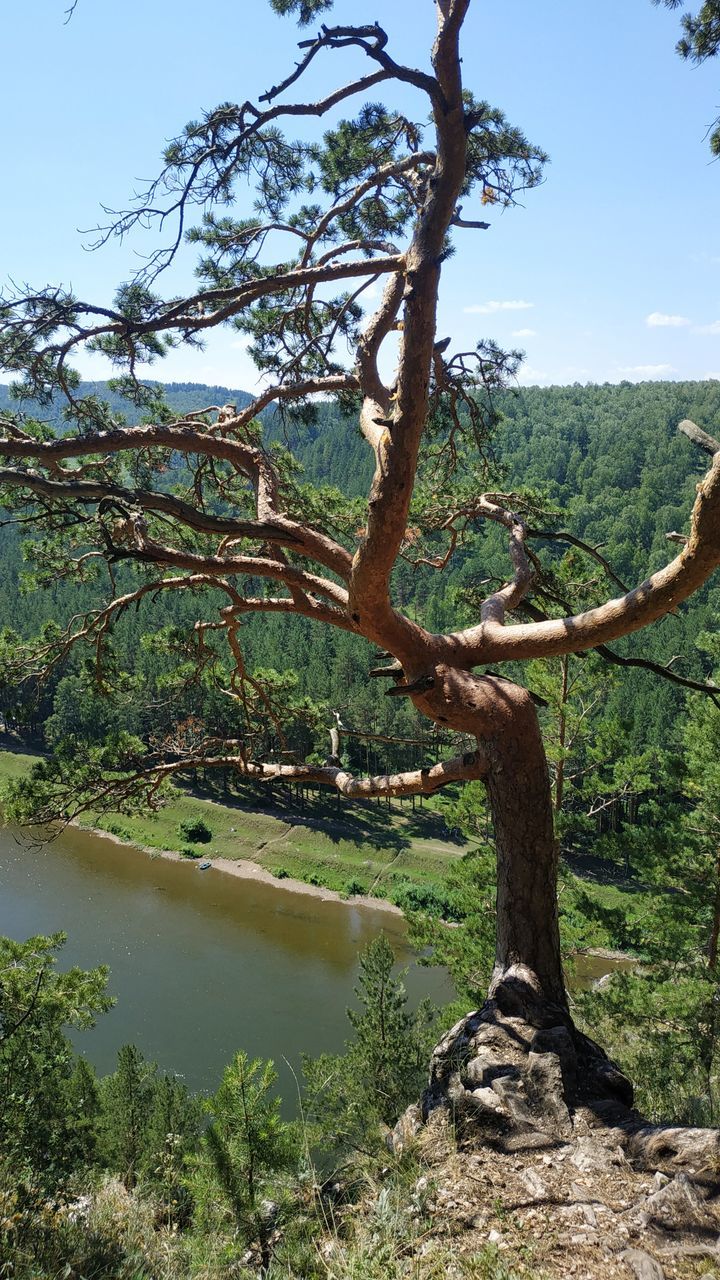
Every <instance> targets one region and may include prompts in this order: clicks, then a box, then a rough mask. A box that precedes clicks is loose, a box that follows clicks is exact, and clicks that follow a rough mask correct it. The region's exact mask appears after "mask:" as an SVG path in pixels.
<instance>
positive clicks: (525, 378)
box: [518, 364, 550, 387]
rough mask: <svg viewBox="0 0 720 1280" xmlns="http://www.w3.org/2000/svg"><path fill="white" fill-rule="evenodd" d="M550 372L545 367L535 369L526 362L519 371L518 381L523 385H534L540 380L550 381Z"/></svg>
mask: <svg viewBox="0 0 720 1280" xmlns="http://www.w3.org/2000/svg"><path fill="white" fill-rule="evenodd" d="M549 381H550V374H549V373H546V372H545V370H544V369H533V367H532V365H530V364H524V365H523V366H522V368H521V369H520V372H519V373H518V382H520V383H521V384H522V385H523V386H526V387H527V386H534V385H535V384H536V383H538V382H549Z"/></svg>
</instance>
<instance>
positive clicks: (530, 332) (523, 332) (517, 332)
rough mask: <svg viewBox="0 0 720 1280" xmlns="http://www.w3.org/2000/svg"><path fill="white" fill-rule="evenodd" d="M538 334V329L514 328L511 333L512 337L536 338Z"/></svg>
mask: <svg viewBox="0 0 720 1280" xmlns="http://www.w3.org/2000/svg"><path fill="white" fill-rule="evenodd" d="M536 336H537V330H536V329H513V331H512V333H511V334H510V337H511V338H535V337H536Z"/></svg>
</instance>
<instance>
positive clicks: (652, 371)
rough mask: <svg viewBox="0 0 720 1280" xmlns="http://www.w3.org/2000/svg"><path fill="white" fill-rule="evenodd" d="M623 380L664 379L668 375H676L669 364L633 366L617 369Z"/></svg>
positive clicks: (675, 370)
mask: <svg viewBox="0 0 720 1280" xmlns="http://www.w3.org/2000/svg"><path fill="white" fill-rule="evenodd" d="M618 373H621V374H622V375H623V377H625V378H631V379H632V378H664V377H666V376H667V374H669V373H677V369H675V368H673V366H672V365H671V364H633V365H625V367H624V368H620V369H618Z"/></svg>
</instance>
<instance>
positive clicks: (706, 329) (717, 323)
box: [693, 320, 720, 333]
mask: <svg viewBox="0 0 720 1280" xmlns="http://www.w3.org/2000/svg"><path fill="white" fill-rule="evenodd" d="M693 333H720V320H713V322H712V324H699V325H696V326H695V328H694V329H693Z"/></svg>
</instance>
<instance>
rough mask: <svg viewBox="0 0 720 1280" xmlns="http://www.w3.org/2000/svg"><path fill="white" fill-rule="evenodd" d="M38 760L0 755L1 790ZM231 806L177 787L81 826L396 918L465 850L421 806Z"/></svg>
mask: <svg viewBox="0 0 720 1280" xmlns="http://www.w3.org/2000/svg"><path fill="white" fill-rule="evenodd" d="M37 758H38V757H37V756H32V755H28V754H25V753H21V752H16V751H9V750H0V788H1V787H2V785H3V784H4V783H5V782H7V781H10V780H11V779H15V778H20V777H23V776H24V775H25V774H27V773H28V772H29V770H30V769H31V767H32V765H33V764H34V763H35V762H36V760H37ZM229 801H230V802H228V803H223V802H220V801H218V800H216V799H211V798H209V797H207V796H204V795H198V794H195V793H189V792H185V791H180V790H178V789H177V788H173V790H172V792H171V796H170V799H169V800H168V802H167V803H166V804H165V805H164V807H163V808H162V809H161V810H160V811H159V812H157V813H151V814H142V815H132V816H127V815H125V814H102V815H101V814H94V813H88V814H87V817H86V819H84V820H83V821H82V822H81V823H78V825H79V826H80V827H81V828H84V829H88V830H93V831H95V832H97V833H98V834H99V835H101V836H105V837H108V838H109V839H112V840H114V841H117V842H118V843H121V844H129V845H133V846H135V847H137V848H140V849H143V850H145V851H146V852H147V853H149V854H151V855H153V856H162V857H166V858H172V859H177V860H184V857H187V858H188V860H190V859H191V858H193V857H194V858H197V859H198V860H203V859H207V860H208V861H210V862H211V863H212V867H213V868H214V869H215V870H220V871H222V872H224V873H225V874H229V875H235V876H240V877H243V878H245V879H256V880H262V881H265V882H266V883H272V884H274V883H277V882H278V881H281V882H282V885H283V888H285V889H288V890H290V891H294V892H297V893H305V894H309V895H310V896H313V897H319V898H325V899H326V900H330V901H346V900H348V901H352V902H354V903H355V904H360V905H362V903H363V901H364V900H365V899H367V898H369V899H370V900H371V904H372V906H373V907H374V908H377V907H380V908H381V909H384V910H388V911H391V912H394V913H397V914H401V911H400V907H399V906H397V905H396V904H395V903H394V902H393V901H392V899H393V898H394V897H396V896H398V895H401V894H402V891H403V889H406V888H407V886H408V885H412V886H416V887H417V888H418V889H426V890H427V889H435V888H439V887H440V886H441V884H442V882H443V879H444V877H445V875H446V874H447V866H448V862H449V861H451V860H453V859H456V858H458V857H460V856H461V855H462V853H463V852H464V851H465V845H464V843H463V842H460V841H450V840H447V839H443V838H442V836H441V833H442V832H443V830H444V823H443V821H442V818H441V817H440V816H439V815H438V814H437V813H435V812H433V811H432V810H430V809H428V808H426V807H424V808H420V807H417V808H415V809H412V808H411V807H410V806H409V805H408V806H405V807H402V806H400V805H399V803H398V802H397V801H396V802H394V804H393V807H392V808H390V809H388V808H387V807H386V806H385V805H382V806H378V805H375V804H372V803H369V802H368V803H366V804H362V805H360V804H357V803H353V804H350V803H349V802H346V801H341V802H340V803H338V801H336V800H335V799H334V798H333V799H327V798H325V797H317V798H312V799H309V800H308V799H305V800H304V801H303V804H302V807H300V806H299V804H297V803H295V802H294V801H293V799H292V797H288V796H285V797H279V798H278V799H277V800H276V802H275V803H274V804H273V805H272V807H270V806H267V807H264V808H258V807H250V805H249V804H248V803H247V801H245V800H244V799H242V798H241V797H238V796H233V797H231V798H229ZM199 822H202V823H203V824H204V825H205V826H206V828H207V829H208V830H209V832H210V839H209V840H207V841H206V842H195V843H191V842H189V841H188V839H187V836H185V835H183V834H182V833H181V826H182V827H183V828H184V829H185V830H187V829H188V827H191V826H192V825H193V824H195V823H199Z"/></svg>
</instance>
